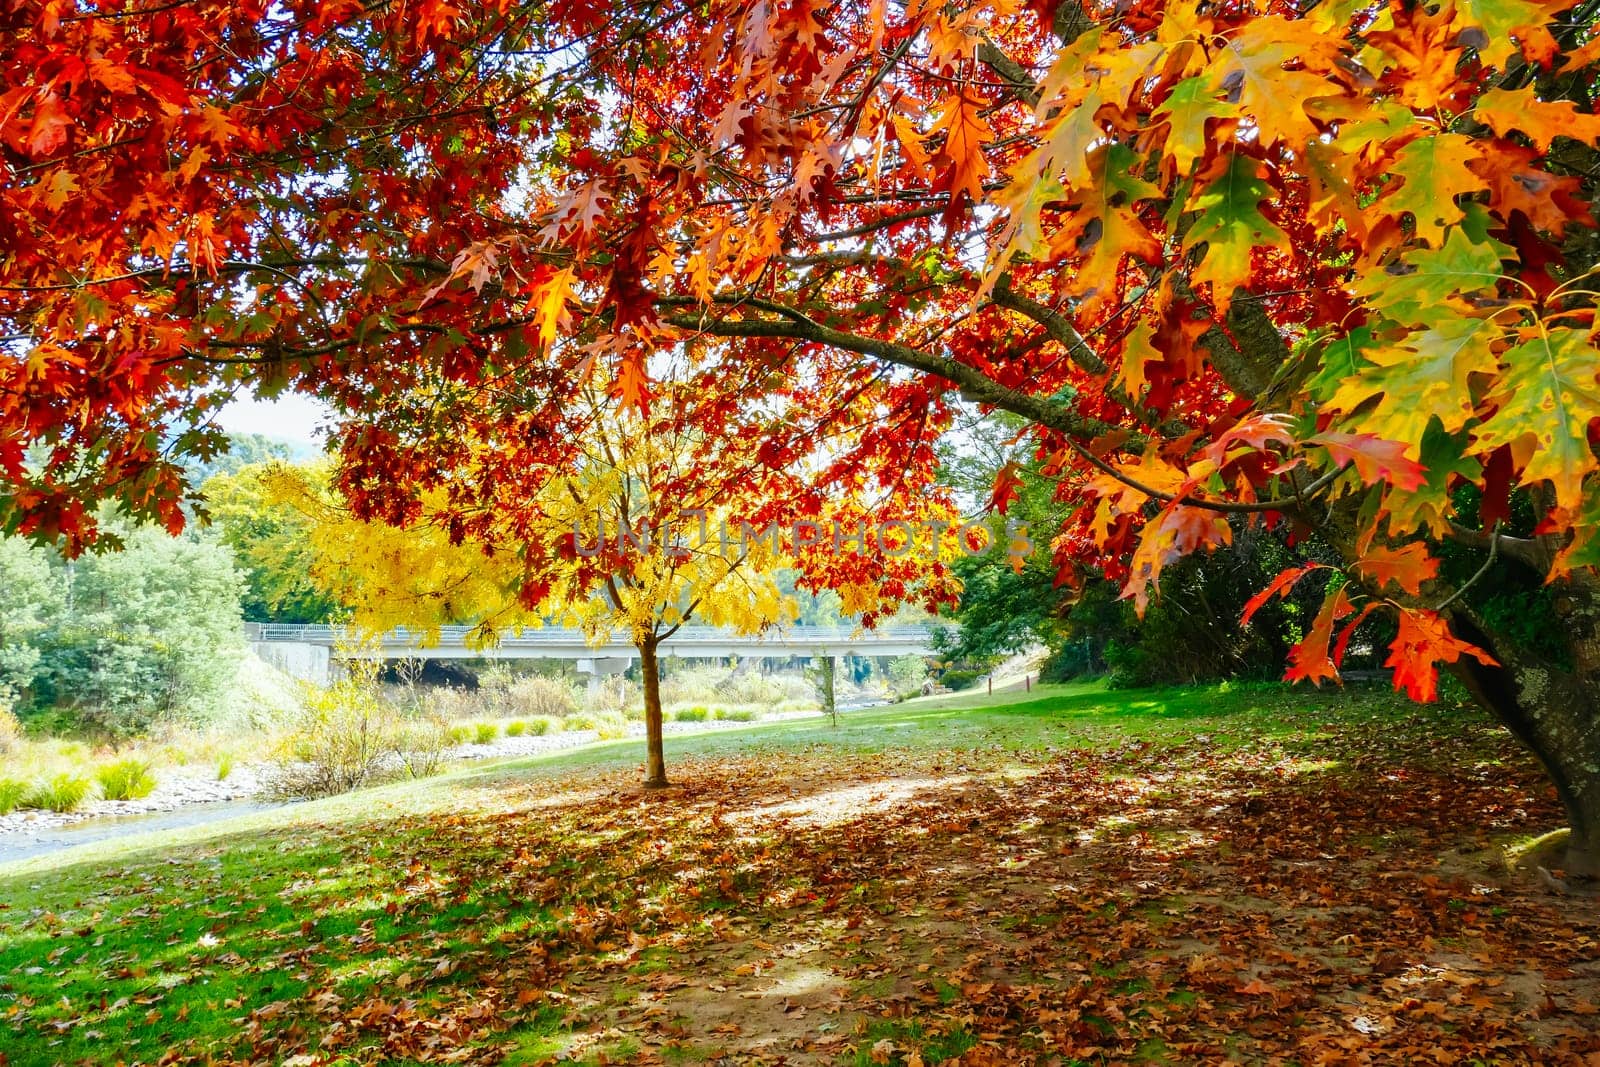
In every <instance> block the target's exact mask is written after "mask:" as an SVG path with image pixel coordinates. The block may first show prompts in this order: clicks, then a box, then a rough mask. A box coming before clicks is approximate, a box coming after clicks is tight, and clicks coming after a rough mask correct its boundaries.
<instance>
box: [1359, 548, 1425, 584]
mask: <svg viewBox="0 0 1600 1067" xmlns="http://www.w3.org/2000/svg"><path fill="white" fill-rule="evenodd" d="M1355 569H1356V570H1357V571H1358V572H1360V573H1361V574H1364V575H1366V576H1367V577H1368V578H1371V579H1372V580H1373V581H1375V582H1377V583H1378V587H1379V588H1382V587H1383V586H1384V585H1387V584H1388V583H1389V582H1393V583H1394V584H1396V585H1398V586H1399V587H1400V588H1401V589H1404V590H1405V591H1406V592H1407V593H1410V594H1411V595H1412V596H1416V595H1417V594H1418V593H1420V592H1422V583H1423V582H1426V581H1428V580H1429V579H1431V578H1433V576H1434V575H1436V574H1438V573H1439V561H1438V560H1436V559H1434V558H1433V557H1432V556H1430V555H1428V546H1426V545H1424V544H1423V543H1422V542H1420V541H1413V542H1411V543H1410V544H1408V545H1405V546H1403V547H1401V548H1388V547H1385V546H1384V545H1377V546H1376V547H1374V548H1372V549H1370V550H1369V551H1368V552H1367V554H1366V555H1365V556H1363V557H1362V558H1361V559H1359V560H1357V561H1356V565H1355Z"/></svg>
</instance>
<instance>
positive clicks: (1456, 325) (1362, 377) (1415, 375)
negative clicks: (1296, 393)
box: [1327, 316, 1500, 445]
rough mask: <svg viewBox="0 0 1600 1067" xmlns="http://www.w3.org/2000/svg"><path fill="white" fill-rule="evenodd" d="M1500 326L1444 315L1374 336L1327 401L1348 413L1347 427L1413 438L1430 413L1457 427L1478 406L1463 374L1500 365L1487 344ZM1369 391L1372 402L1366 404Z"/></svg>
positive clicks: (1412, 441)
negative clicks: (1383, 337) (1380, 338)
mask: <svg viewBox="0 0 1600 1067" xmlns="http://www.w3.org/2000/svg"><path fill="white" fill-rule="evenodd" d="M1499 337H1500V330H1499V329H1498V328H1497V327H1496V326H1495V325H1494V324H1493V323H1492V322H1490V321H1489V320H1487V319H1480V318H1471V317H1466V316H1444V317H1441V318H1440V320H1439V321H1438V322H1437V323H1436V324H1435V325H1432V326H1430V327H1428V328H1427V329H1425V330H1421V331H1417V332H1414V333H1411V334H1408V335H1406V336H1404V337H1402V338H1401V339H1399V340H1397V341H1393V342H1390V343H1387V344H1377V345H1374V346H1373V347H1372V348H1371V349H1369V350H1368V351H1366V352H1365V353H1363V355H1364V356H1365V358H1366V360H1367V365H1366V366H1362V367H1358V368H1356V370H1355V373H1353V374H1351V375H1350V376H1349V377H1347V378H1345V379H1344V381H1342V382H1341V383H1340V384H1339V388H1338V389H1337V390H1336V391H1335V392H1334V394H1333V395H1332V396H1331V397H1329V398H1328V401H1327V406H1328V407H1329V408H1331V409H1333V410H1335V411H1343V412H1346V413H1347V414H1349V413H1352V412H1356V411H1357V409H1358V408H1359V409H1361V410H1360V413H1359V414H1356V415H1355V416H1354V418H1350V419H1347V420H1346V421H1347V423H1348V424H1349V425H1350V427H1351V428H1352V429H1358V430H1360V431H1361V432H1363V433H1375V434H1377V435H1378V436H1379V437H1382V438H1385V439H1387V440H1390V441H1403V442H1405V443H1406V444H1410V445H1418V444H1420V443H1421V441H1422V435H1423V432H1424V431H1425V430H1426V428H1427V426H1428V421H1429V420H1430V419H1438V420H1439V422H1440V423H1441V424H1442V425H1443V427H1444V429H1446V430H1448V431H1450V432H1452V433H1453V432H1455V431H1456V430H1460V429H1462V428H1463V427H1465V426H1466V424H1467V422H1468V421H1469V420H1470V419H1471V418H1472V413H1473V409H1474V407H1475V406H1476V405H1475V404H1474V401H1473V397H1472V389H1471V385H1470V382H1469V378H1470V377H1471V376H1472V375H1474V374H1481V375H1492V374H1494V373H1495V372H1496V371H1497V370H1498V369H1499V362H1498V361H1497V360H1496V359H1495V355H1494V351H1493V347H1492V346H1493V344H1494V342H1495V341H1496V340H1498V339H1499ZM1373 397H1377V403H1376V404H1374V405H1371V406H1365V405H1367V403H1368V401H1370V400H1371V399H1372V398H1373Z"/></svg>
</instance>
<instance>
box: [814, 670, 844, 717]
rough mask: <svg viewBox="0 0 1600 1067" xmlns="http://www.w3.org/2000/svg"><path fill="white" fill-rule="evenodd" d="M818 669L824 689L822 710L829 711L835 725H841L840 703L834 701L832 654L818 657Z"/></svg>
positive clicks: (821, 685)
mask: <svg viewBox="0 0 1600 1067" xmlns="http://www.w3.org/2000/svg"><path fill="white" fill-rule="evenodd" d="M817 671H818V679H819V682H820V687H821V689H822V710H823V711H825V712H827V714H828V718H829V719H830V720H832V722H833V725H835V726H838V725H839V705H838V704H837V703H836V702H835V701H834V696H833V693H834V685H833V682H834V662H833V657H832V656H818V657H817Z"/></svg>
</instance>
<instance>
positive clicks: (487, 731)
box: [472, 722, 500, 745]
mask: <svg viewBox="0 0 1600 1067" xmlns="http://www.w3.org/2000/svg"><path fill="white" fill-rule="evenodd" d="M499 736H500V726H499V724H498V723H492V722H480V723H475V724H474V725H473V727H472V743H473V744H475V745H492V744H494V739H495V738H497V737H499Z"/></svg>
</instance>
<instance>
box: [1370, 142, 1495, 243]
mask: <svg viewBox="0 0 1600 1067" xmlns="http://www.w3.org/2000/svg"><path fill="white" fill-rule="evenodd" d="M1482 158H1483V153H1481V152H1479V151H1478V149H1477V147H1476V146H1475V145H1474V144H1473V143H1472V141H1471V140H1469V139H1468V138H1466V137H1464V136H1462V135H1461V134H1459V133H1441V134H1439V135H1438V136H1435V137H1418V138H1417V139H1416V140H1415V141H1412V142H1411V143H1410V144H1408V145H1406V146H1405V147H1404V148H1402V149H1401V150H1400V154H1399V155H1398V156H1397V157H1396V158H1395V161H1394V165H1393V166H1392V167H1391V168H1390V173H1391V174H1393V175H1395V176H1396V177H1398V178H1400V179H1401V181H1400V183H1399V184H1398V185H1391V186H1390V187H1389V191H1387V192H1386V194H1385V196H1384V197H1383V199H1382V200H1381V201H1380V205H1381V206H1382V207H1383V208H1384V209H1386V210H1388V211H1389V212H1390V213H1392V214H1395V215H1399V214H1409V215H1410V216H1411V217H1412V219H1413V220H1415V223H1416V229H1417V236H1418V237H1421V238H1423V239H1424V240H1426V241H1427V242H1428V243H1429V244H1431V245H1434V246H1436V247H1437V246H1438V244H1439V243H1440V241H1441V239H1442V238H1443V237H1444V231H1445V227H1446V226H1448V225H1450V224H1452V223H1456V222H1460V221H1461V218H1462V214H1463V212H1462V210H1461V208H1459V207H1458V206H1457V205H1456V197H1458V196H1461V195H1462V194H1472V193H1476V192H1480V191H1482V190H1484V189H1487V188H1488V187H1489V185H1488V183H1487V182H1485V181H1484V180H1483V179H1482V178H1480V177H1478V176H1477V175H1476V174H1474V173H1473V172H1472V171H1470V170H1468V169H1467V164H1468V163H1473V162H1477V161H1479V160H1481V159H1482Z"/></svg>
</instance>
